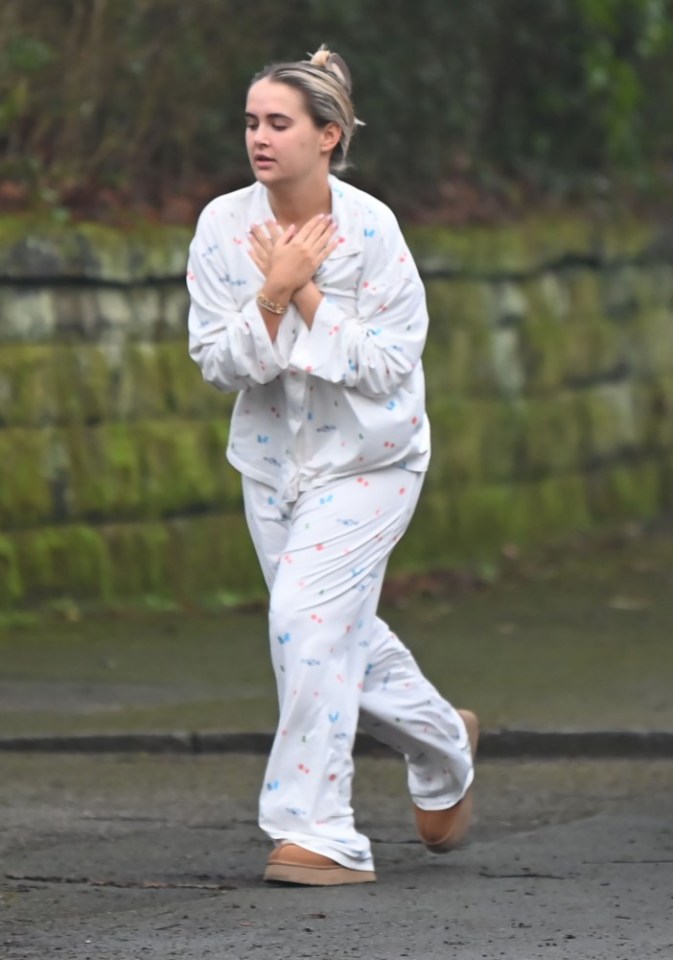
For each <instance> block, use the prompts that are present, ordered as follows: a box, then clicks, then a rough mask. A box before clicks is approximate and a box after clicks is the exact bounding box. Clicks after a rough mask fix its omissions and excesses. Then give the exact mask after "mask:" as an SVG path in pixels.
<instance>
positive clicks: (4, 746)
mask: <svg viewBox="0 0 673 960" xmlns="http://www.w3.org/2000/svg"><path fill="white" fill-rule="evenodd" d="M273 737H274V735H273V733H268V732H267V733H264V732H259V733H182V732H176V733H109V734H108V733H98V734H96V733H94V734H73V735H65V736H25V737H0V752H2V753H85V754H102V753H152V754H154V753H161V754H208V753H210V754H215V753H247V754H262V755H266V754H268V753H269V751H270V749H271V744H272V743H273ZM354 752H355V754H356V755H357V756H370V757H390V756H398V754H396V753H395V752H394V751H393V750H392V749H390V748H389V747H385V746H383V745H382V744H380V743H378V742H377V741H376V740H374V739H373V738H371V737H369V736H367V735H363V734H361V735H358V737H357V738H356V741H355V751H354ZM555 758H559V759H561V758H577V759H581V758H602V759H608V758H623V759H633V760H636V759H673V731H664V730H661V731H636V730H596V731H594V730H583V731H537V730H490V731H489V730H486V731H484V732H482V734H481V736H480V738H479V759H482V760H510V759H540V760H544V759H555Z"/></svg>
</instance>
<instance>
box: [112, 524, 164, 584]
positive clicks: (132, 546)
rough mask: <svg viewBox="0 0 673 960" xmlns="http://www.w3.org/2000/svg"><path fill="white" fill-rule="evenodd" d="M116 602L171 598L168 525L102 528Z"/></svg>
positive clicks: (116, 525) (120, 525) (124, 525)
mask: <svg viewBox="0 0 673 960" xmlns="http://www.w3.org/2000/svg"><path fill="white" fill-rule="evenodd" d="M101 536H102V537H103V538H104V540H105V542H106V544H107V550H108V554H109V557H110V593H111V596H112V597H113V598H114V599H116V600H119V599H136V600H137V599H139V598H141V597H152V596H154V597H156V596H168V595H169V592H170V588H169V579H168V566H169V555H168V545H169V541H170V536H169V532H168V527H167V525H166V524H165V523H120V524H114V525H111V526H104V527H102V528H101Z"/></svg>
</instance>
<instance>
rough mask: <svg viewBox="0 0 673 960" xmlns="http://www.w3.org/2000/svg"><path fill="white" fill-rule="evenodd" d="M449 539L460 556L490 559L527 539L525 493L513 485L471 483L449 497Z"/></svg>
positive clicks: (482, 559)
mask: <svg viewBox="0 0 673 960" xmlns="http://www.w3.org/2000/svg"><path fill="white" fill-rule="evenodd" d="M450 536H451V539H452V541H453V543H454V549H455V550H456V552H457V553H458V554H459V555H462V556H464V557H467V558H470V559H474V560H481V561H484V560H489V559H492V558H493V557H495V556H497V555H498V554H499V552H500V551H501V549H502V547H503V546H505V545H507V544H510V543H517V544H518V543H522V542H526V540H527V539H528V517H527V497H526V492H525V490H523V489H522V488H521V487H519V486H515V485H514V484H510V485H506V484H490V485H484V486H473V487H470V488H466V489H464V490H462V491H460V492H458V491H457V492H456V493H455V494H454V495H453V496H452V518H451V533H450Z"/></svg>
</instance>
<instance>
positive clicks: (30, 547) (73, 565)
mask: <svg viewBox="0 0 673 960" xmlns="http://www.w3.org/2000/svg"><path fill="white" fill-rule="evenodd" d="M15 544H16V550H17V555H18V562H19V570H20V574H21V579H22V581H23V583H24V587H25V598H26V600H29V601H36V600H40V601H42V600H53V599H58V598H63V597H72V598H74V599H76V600H80V599H89V598H90V599H94V600H100V601H107V600H109V598H110V596H111V589H110V588H111V569H110V558H109V555H108V552H107V548H106V544H105V541H104V539H103V537H102V536H101V534H100V532H99V531H97V530H94V529H93V528H91V527H85V526H62V527H45V528H43V529H41V530H32V531H25V532H22V533H19V534H17V535H16V537H15Z"/></svg>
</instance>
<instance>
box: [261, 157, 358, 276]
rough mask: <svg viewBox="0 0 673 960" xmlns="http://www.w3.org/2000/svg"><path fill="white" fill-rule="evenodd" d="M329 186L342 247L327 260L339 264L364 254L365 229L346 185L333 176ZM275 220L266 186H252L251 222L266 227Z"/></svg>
mask: <svg viewBox="0 0 673 960" xmlns="http://www.w3.org/2000/svg"><path fill="white" fill-rule="evenodd" d="M328 182H329V187H330V191H331V193H332V216H333V217H334V219H335V221H336V223H337V224H338V226H339V230H338V234H337V236H338V237H339V241H340V242H339V246H338V247H337V248H336V250H334V252H333V253H331V254H330V256H329V258H328V259H329V260H340V259H341V258H343V257H350V256H353V255H354V254H357V253H360V252H361V251H362V246H363V240H362V238H363V230H364V226H363V223H362V216H361V214H360V211H359V209H358V207H357V206H355V205H353V204H349V202H348V196H347V189H348V187H347V184H344V183H342V181H341V180H339V179H338V178H337V177H335V176H334V175H333V174H330V175H329V180H328ZM272 217H273V212H272V210H271V205H270V203H269V194H268V191H267V189H266V187H265V186H264V185H263V184H261V183H260V182H259V181H256V182H255V183H254V184H253V194H252V204H251V206H250V222H251V223H263V222H264V221H265V220H270V219H271V218H272Z"/></svg>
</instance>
